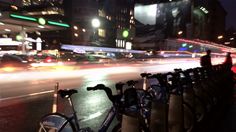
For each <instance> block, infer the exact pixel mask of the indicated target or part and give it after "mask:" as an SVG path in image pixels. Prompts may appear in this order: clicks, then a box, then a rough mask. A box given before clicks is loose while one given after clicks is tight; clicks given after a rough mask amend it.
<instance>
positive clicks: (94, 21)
mask: <svg viewBox="0 0 236 132" xmlns="http://www.w3.org/2000/svg"><path fill="white" fill-rule="evenodd" d="M91 23H92V27H93V40H94V41H95V42H96V30H97V28H99V27H100V24H101V23H100V20H99V19H97V18H94V19H92V21H91Z"/></svg>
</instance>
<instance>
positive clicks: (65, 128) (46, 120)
mask: <svg viewBox="0 0 236 132" xmlns="http://www.w3.org/2000/svg"><path fill="white" fill-rule="evenodd" d="M116 88H117V90H119V89H120V88H122V84H117V85H116ZM87 90H88V91H90V90H104V91H105V92H106V95H107V96H108V98H109V100H110V101H111V102H112V104H113V105H112V106H111V108H110V110H109V112H108V114H107V116H106V117H105V119H104V121H103V122H102V124H101V126H100V128H99V130H98V132H106V131H107V129H108V128H109V126H110V124H111V122H112V120H113V119H114V117H115V116H116V115H117V117H119V116H118V115H119V114H118V113H119V111H120V108H122V107H121V106H120V99H121V96H120V95H119V94H118V95H112V91H111V89H110V88H108V87H106V86H105V85H103V84H98V85H96V86H95V87H88V88H87ZM75 93H77V90H75V89H64V90H59V91H58V92H56V94H58V95H60V96H61V97H62V98H66V99H67V100H68V101H69V104H70V107H71V108H72V112H73V113H72V115H70V116H67V115H64V114H62V113H59V112H57V111H56V110H55V111H54V112H53V113H49V114H46V115H45V116H43V117H42V118H41V120H40V122H39V124H40V128H39V132H93V130H92V129H91V128H89V127H86V128H81V127H80V125H79V122H78V119H79V118H78V116H77V114H76V113H77V112H76V110H75V108H74V103H73V100H72V98H71V97H72V95H74V94H75ZM54 96H55V94H54ZM56 100H57V99H56ZM118 120H119V119H118ZM120 126H121V125H120V124H118V125H117V126H115V127H114V128H113V131H114V132H117V131H119V130H120Z"/></svg>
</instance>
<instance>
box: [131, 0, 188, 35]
mask: <svg viewBox="0 0 236 132" xmlns="http://www.w3.org/2000/svg"><path fill="white" fill-rule="evenodd" d="M134 16H135V19H136V25H137V26H136V32H137V34H136V35H137V36H142V34H144V33H146V34H149V35H150V34H152V35H155V36H157V38H159V39H164V38H171V37H176V36H178V33H179V32H180V31H182V32H181V35H183V36H184V35H186V32H187V30H186V27H187V24H188V23H190V21H191V4H190V1H189V0H181V1H177V2H168V3H158V4H150V5H145V4H135V9H134Z"/></svg>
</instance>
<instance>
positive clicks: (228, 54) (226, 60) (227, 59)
mask: <svg viewBox="0 0 236 132" xmlns="http://www.w3.org/2000/svg"><path fill="white" fill-rule="evenodd" d="M223 64H226V65H228V66H230V67H232V65H233V60H232V57H231V52H227V54H226V57H225V61H224V63H223Z"/></svg>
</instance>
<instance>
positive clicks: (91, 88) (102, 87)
mask: <svg viewBox="0 0 236 132" xmlns="http://www.w3.org/2000/svg"><path fill="white" fill-rule="evenodd" d="M105 87H106V86H105V85H104V84H98V85H96V86H94V87H87V90H88V91H91V90H102V89H104V88H105Z"/></svg>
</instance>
